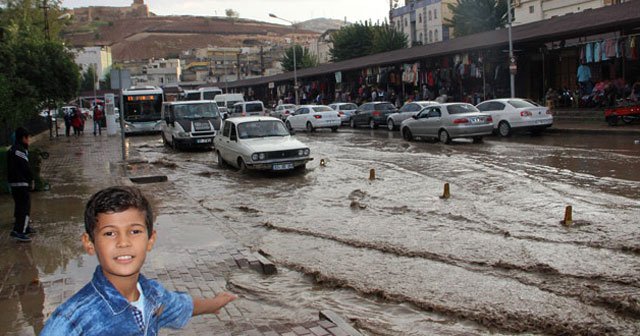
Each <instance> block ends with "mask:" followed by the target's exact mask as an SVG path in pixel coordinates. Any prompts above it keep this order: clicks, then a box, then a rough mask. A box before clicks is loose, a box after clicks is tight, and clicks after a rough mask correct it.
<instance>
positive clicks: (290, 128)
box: [284, 120, 293, 131]
mask: <svg viewBox="0 0 640 336" xmlns="http://www.w3.org/2000/svg"><path fill="white" fill-rule="evenodd" d="M284 124H285V125H286V126H287V129H288V130H289V131H291V130H293V128H292V127H291V123H290V122H289V120H287V121H286V122H285V123H284Z"/></svg>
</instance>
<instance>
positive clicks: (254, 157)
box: [251, 153, 267, 161]
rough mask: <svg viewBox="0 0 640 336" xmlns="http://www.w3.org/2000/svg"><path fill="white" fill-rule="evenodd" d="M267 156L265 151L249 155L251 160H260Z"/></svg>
mask: <svg viewBox="0 0 640 336" xmlns="http://www.w3.org/2000/svg"><path fill="white" fill-rule="evenodd" d="M266 158H267V154H265V153H253V154H252V155H251V160H253V161H261V160H264V159H266Z"/></svg>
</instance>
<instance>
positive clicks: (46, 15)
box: [40, 0, 51, 41]
mask: <svg viewBox="0 0 640 336" xmlns="http://www.w3.org/2000/svg"><path fill="white" fill-rule="evenodd" d="M40 8H42V10H43V11H44V36H45V37H46V38H47V41H49V39H51V36H50V33H49V8H50V7H49V4H48V3H47V0H42V6H40Z"/></svg>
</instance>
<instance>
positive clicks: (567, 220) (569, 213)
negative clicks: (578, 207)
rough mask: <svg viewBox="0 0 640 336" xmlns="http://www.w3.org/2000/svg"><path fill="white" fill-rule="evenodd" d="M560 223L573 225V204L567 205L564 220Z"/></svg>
mask: <svg viewBox="0 0 640 336" xmlns="http://www.w3.org/2000/svg"><path fill="white" fill-rule="evenodd" d="M560 223H562V225H564V226H571V225H573V207H572V206H570V205H567V207H566V208H565V209H564V220H563V221H561V222H560Z"/></svg>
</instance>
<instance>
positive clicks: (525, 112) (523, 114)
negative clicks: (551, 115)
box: [520, 111, 533, 117]
mask: <svg viewBox="0 0 640 336" xmlns="http://www.w3.org/2000/svg"><path fill="white" fill-rule="evenodd" d="M532 115H533V113H531V112H530V111H522V112H520V116H521V117H531V116H532Z"/></svg>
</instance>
